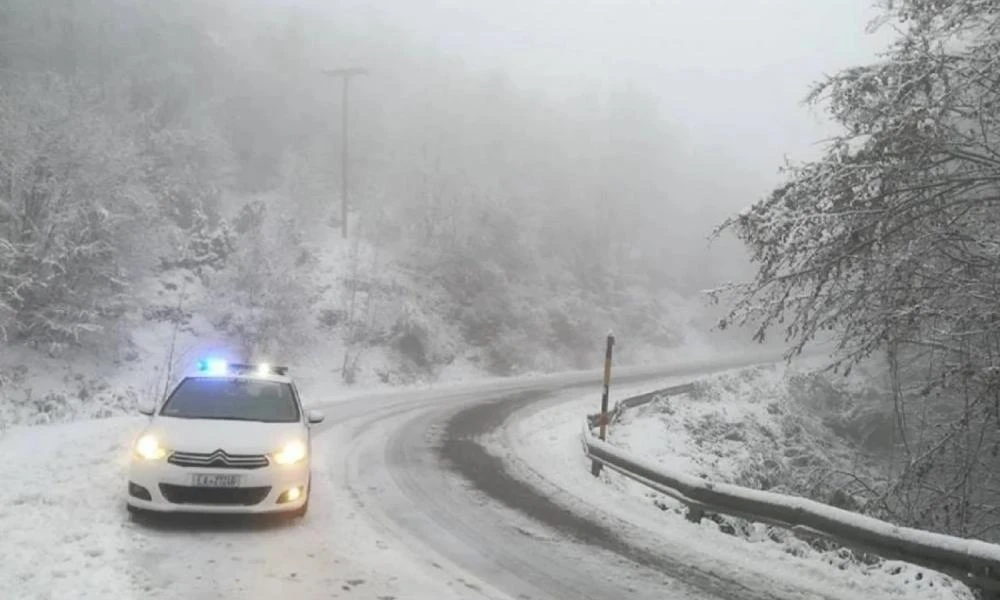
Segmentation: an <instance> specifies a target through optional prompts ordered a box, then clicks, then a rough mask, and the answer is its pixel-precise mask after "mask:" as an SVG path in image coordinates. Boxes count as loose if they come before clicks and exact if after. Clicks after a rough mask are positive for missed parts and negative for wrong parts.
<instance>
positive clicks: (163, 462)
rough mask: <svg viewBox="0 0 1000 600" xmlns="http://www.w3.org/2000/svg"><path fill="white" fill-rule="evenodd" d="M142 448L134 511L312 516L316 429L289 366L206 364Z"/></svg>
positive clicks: (317, 417)
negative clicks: (312, 440)
mask: <svg viewBox="0 0 1000 600" xmlns="http://www.w3.org/2000/svg"><path fill="white" fill-rule="evenodd" d="M141 412H142V413H143V414H148V415H150V417H151V418H150V421H149V425H148V426H147V427H146V429H145V430H144V431H143V432H142V434H141V435H140V436H139V437H138V439H137V440H136V442H135V445H134V447H133V452H132V460H131V465H130V468H129V473H128V499H127V505H128V508H129V511H131V512H133V513H134V512H143V511H159V512H198V513H272V512H288V513H291V514H296V515H304V514H305V512H306V509H307V508H308V506H309V491H310V490H309V487H310V468H309V463H310V460H309V459H310V431H309V426H310V425H312V424H315V423H319V422H321V421H322V420H323V415H322V414H321V413H319V412H316V411H310V412H309V413H306V412H305V411H304V410H303V409H302V403H301V401H300V400H299V394H298V392H297V391H296V389H295V385H294V384H293V383H292V380H291V379H290V378H289V377H288V376H287V369H285V368H283V367H270V366H268V365H245V364H236V365H231V364H227V363H225V362H224V361H218V360H215V361H205V362H202V363H200V364H199V372H198V373H197V374H195V375H191V376H188V377H185V378H184V379H183V380H182V381H181V382H180V383H178V384H177V387H175V388H174V390H173V391H172V392H171V393H170V395H169V396H168V397H167V398H166V400H165V401H164V402H163V403H162V405H160V406H159V407H146V408H145V409H141Z"/></svg>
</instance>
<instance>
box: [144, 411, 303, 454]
mask: <svg viewBox="0 0 1000 600" xmlns="http://www.w3.org/2000/svg"><path fill="white" fill-rule="evenodd" d="M146 433H149V434H153V435H155V436H156V438H157V440H159V442H160V445H161V446H163V447H164V448H167V449H169V450H178V451H180V452H205V453H208V452H215V451H216V450H218V449H222V450H225V451H226V452H227V453H229V454H267V453H269V452H274V451H276V450H279V449H281V448H282V447H283V446H284V445H285V444H287V443H288V442H289V441H292V440H300V441H305V440H306V438H307V431H306V427H305V425H303V424H302V423H298V422H296V423H261V422H258V421H226V420H222V419H177V418H173V417H157V418H155V419H153V421H152V422H151V423H150V424H149V427H148V428H147V429H146Z"/></svg>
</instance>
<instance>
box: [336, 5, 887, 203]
mask: <svg viewBox="0 0 1000 600" xmlns="http://www.w3.org/2000/svg"><path fill="white" fill-rule="evenodd" d="M331 6H336V7H337V8H330V9H329V10H331V11H332V12H333V11H345V12H347V13H350V14H351V15H352V18H353V19H354V20H355V22H356V23H357V24H358V25H360V26H364V25H365V24H366V23H367V24H368V25H369V26H370V24H371V23H372V22H379V21H382V22H390V23H393V24H394V25H395V26H396V27H398V28H399V30H400V31H401V32H404V33H405V34H406V35H410V36H413V38H415V39H418V40H420V41H421V42H422V43H425V44H428V45H430V46H432V47H435V48H437V49H439V50H440V51H441V52H443V53H446V54H447V55H449V56H454V57H461V59H462V60H463V61H464V62H465V63H466V64H467V65H468V66H470V67H473V68H476V69H480V70H490V69H503V70H504V72H505V73H506V74H507V75H508V76H510V77H511V78H512V79H513V80H515V81H517V82H518V83H520V84H521V85H522V86H523V87H524V88H527V89H532V90H544V92H545V93H546V94H547V95H548V96H549V97H550V98H555V99H560V100H563V101H566V102H570V103H572V102H573V100H574V97H575V96H576V95H578V94H581V93H586V92H590V91H592V90H593V89H594V88H597V89H604V90H608V89H611V88H613V87H614V86H616V85H621V84H623V83H627V84H630V85H634V86H637V87H638V88H640V89H642V90H643V91H646V92H648V93H650V94H653V95H654V96H655V97H656V99H657V101H658V102H659V103H660V107H661V110H662V117H663V118H664V119H665V120H666V121H667V122H668V123H669V124H670V126H671V129H672V132H673V134H674V135H676V136H678V137H677V143H683V144H692V145H694V146H696V147H698V148H700V149H701V150H702V151H703V152H705V153H707V154H710V155H712V156H715V157H719V158H720V159H723V160H725V161H726V163H727V165H728V167H727V170H731V171H732V172H734V173H735V174H737V175H738V177H739V180H740V184H739V186H740V188H741V189H742V192H740V191H737V190H733V191H732V192H731V196H730V195H729V194H727V196H729V197H726V198H722V199H720V202H721V203H722V204H724V205H726V206H727V208H731V207H733V206H736V207H741V206H743V205H745V204H747V203H748V202H749V201H750V200H751V199H753V198H754V197H755V196H756V195H757V194H760V193H764V192H765V191H767V190H768V189H769V188H770V187H771V186H773V185H774V184H775V183H776V182H777V181H778V180H779V176H778V174H777V169H778V167H779V166H781V164H782V163H783V161H784V158H785V157H786V156H788V157H791V158H793V159H799V160H804V159H808V158H813V157H815V156H816V154H817V153H818V149H817V146H818V144H819V142H820V141H821V140H823V139H825V138H827V137H828V136H829V135H830V134H831V133H833V131H834V130H833V128H832V126H831V125H830V124H829V123H828V121H827V119H826V118H825V116H824V115H823V114H822V112H821V111H820V110H816V109H813V108H810V107H806V106H804V105H803V104H802V100H803V98H804V97H805V95H806V94H807V92H808V91H809V89H810V86H811V85H812V84H813V83H815V82H816V81H818V80H819V79H821V78H822V77H823V76H824V75H827V74H833V73H834V72H836V71H838V70H840V69H843V68H845V67H849V66H853V65H858V64H866V63H868V62H871V61H872V60H873V59H875V58H876V57H877V54H878V52H879V51H881V50H882V49H883V48H884V47H885V46H886V45H887V43H888V42H889V40H890V39H891V37H892V32H891V31H890V30H888V29H881V28H880V29H876V30H874V31H866V29H867V26H868V25H869V23H870V22H871V21H872V19H873V18H874V17H875V16H876V11H875V10H874V7H873V2H872V0H814V1H810V2H803V1H802V0H746V1H740V2H734V1H730V0H710V1H704V2H686V1H681V0H621V1H616V0H536V1H516V2H498V1H494V0H470V1H465V0H427V1H420V2H407V1H405V0H403V1H400V0H397V1H395V2H378V3H370V2H364V1H362V0H338V2H335V3H333V4H332V5H331ZM699 158H702V157H699ZM702 160H704V159H703V158H702ZM686 166H687V167H689V168H691V169H694V170H696V171H698V170H699V169H700V170H702V171H708V173H705V175H707V176H708V177H709V178H712V177H713V176H714V173H716V168H717V166H716V165H705V164H700V165H699V164H698V162H697V161H692V163H691V164H688V165H686Z"/></svg>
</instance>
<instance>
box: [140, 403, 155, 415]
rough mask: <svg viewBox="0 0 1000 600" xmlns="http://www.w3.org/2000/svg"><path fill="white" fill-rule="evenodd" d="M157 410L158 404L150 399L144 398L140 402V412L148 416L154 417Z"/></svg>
mask: <svg viewBox="0 0 1000 600" xmlns="http://www.w3.org/2000/svg"><path fill="white" fill-rule="evenodd" d="M155 412H156V404H155V403H153V402H150V401H149V400H143V401H142V402H140V403H139V414H141V415H146V416H147V417H152V416H153V413H155Z"/></svg>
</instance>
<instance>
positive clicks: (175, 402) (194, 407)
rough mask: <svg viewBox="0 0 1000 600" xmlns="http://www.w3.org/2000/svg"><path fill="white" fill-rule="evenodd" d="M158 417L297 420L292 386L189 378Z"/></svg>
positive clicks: (261, 382) (218, 378)
mask: <svg viewBox="0 0 1000 600" xmlns="http://www.w3.org/2000/svg"><path fill="white" fill-rule="evenodd" d="M160 414H161V415H163V416H167V417H176V418H181V419H230V420H242V421H262V422H265V423H292V422H295V421H298V420H299V418H300V414H299V407H298V404H297V402H296V401H295V394H294V392H293V390H292V386H291V384H288V383H282V382H278V381H265V380H258V379H241V378H225V377H188V378H187V379H185V380H184V381H182V382H181V384H180V385H178V386H177V389H175V390H174V392H173V393H172V394H171V395H170V398H168V399H167V401H166V403H165V404H164V405H163V409H162V410H161V411H160Z"/></svg>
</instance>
